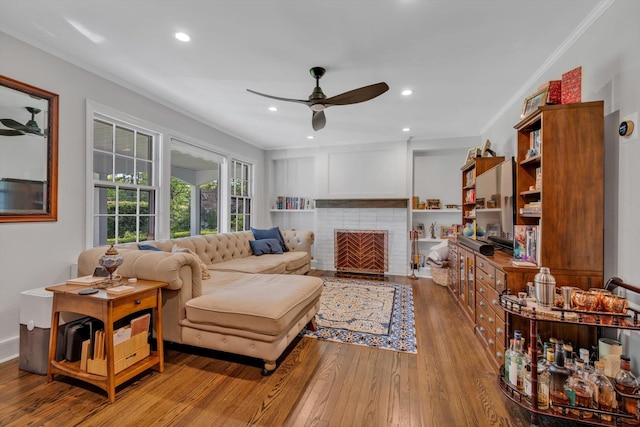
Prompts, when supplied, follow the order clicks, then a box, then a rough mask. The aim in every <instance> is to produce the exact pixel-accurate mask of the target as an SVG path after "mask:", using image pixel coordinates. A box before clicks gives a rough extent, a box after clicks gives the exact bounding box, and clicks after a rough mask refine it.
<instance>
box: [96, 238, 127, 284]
mask: <svg viewBox="0 0 640 427" xmlns="http://www.w3.org/2000/svg"><path fill="white" fill-rule="evenodd" d="M123 261H124V259H123V258H122V255H120V254H119V253H118V251H117V250H116V248H114V247H113V245H111V247H110V248H109V249H107V251H106V252H105V253H104V255H102V256H101V257H100V259H99V260H98V262H99V263H100V265H101V266H102V267H104V269H105V270H107V271H108V272H109V280H108V281H107V286H112V285H113V284H114V280H113V273H114V272H115V271H116V270H117V269H118V267H120V265H121V264H122V262H123Z"/></svg>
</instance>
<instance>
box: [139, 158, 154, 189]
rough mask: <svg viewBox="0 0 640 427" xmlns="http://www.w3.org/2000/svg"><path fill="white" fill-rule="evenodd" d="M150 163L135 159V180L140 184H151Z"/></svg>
mask: <svg viewBox="0 0 640 427" xmlns="http://www.w3.org/2000/svg"><path fill="white" fill-rule="evenodd" d="M152 166H153V165H152V163H151V162H147V161H144V160H138V161H136V182H137V183H138V184H140V185H151V180H152V178H153V177H152V176H151V171H152Z"/></svg>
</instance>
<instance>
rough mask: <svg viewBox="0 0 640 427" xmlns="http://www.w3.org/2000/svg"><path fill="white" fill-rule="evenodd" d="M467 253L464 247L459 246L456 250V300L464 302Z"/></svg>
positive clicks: (465, 296) (465, 295)
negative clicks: (457, 250)
mask: <svg viewBox="0 0 640 427" xmlns="http://www.w3.org/2000/svg"><path fill="white" fill-rule="evenodd" d="M467 254H468V252H467V251H466V250H465V249H462V248H459V252H458V301H460V303H461V304H465V301H466V298H467V271H466V263H467Z"/></svg>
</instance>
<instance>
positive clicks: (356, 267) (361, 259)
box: [334, 230, 389, 274]
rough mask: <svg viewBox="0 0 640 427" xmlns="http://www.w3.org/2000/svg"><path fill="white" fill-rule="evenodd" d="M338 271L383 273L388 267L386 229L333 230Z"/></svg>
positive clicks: (387, 236)
mask: <svg viewBox="0 0 640 427" xmlns="http://www.w3.org/2000/svg"><path fill="white" fill-rule="evenodd" d="M334 236H335V245H334V251H335V260H334V262H335V268H336V270H337V271H338V272H348V273H364V274H384V273H385V272H386V271H387V269H388V253H387V248H388V240H389V232H388V231H387V230H335V231H334Z"/></svg>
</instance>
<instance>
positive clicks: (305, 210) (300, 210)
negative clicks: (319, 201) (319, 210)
mask: <svg viewBox="0 0 640 427" xmlns="http://www.w3.org/2000/svg"><path fill="white" fill-rule="evenodd" d="M313 211H314V209H271V210H270V211H269V212H313Z"/></svg>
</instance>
